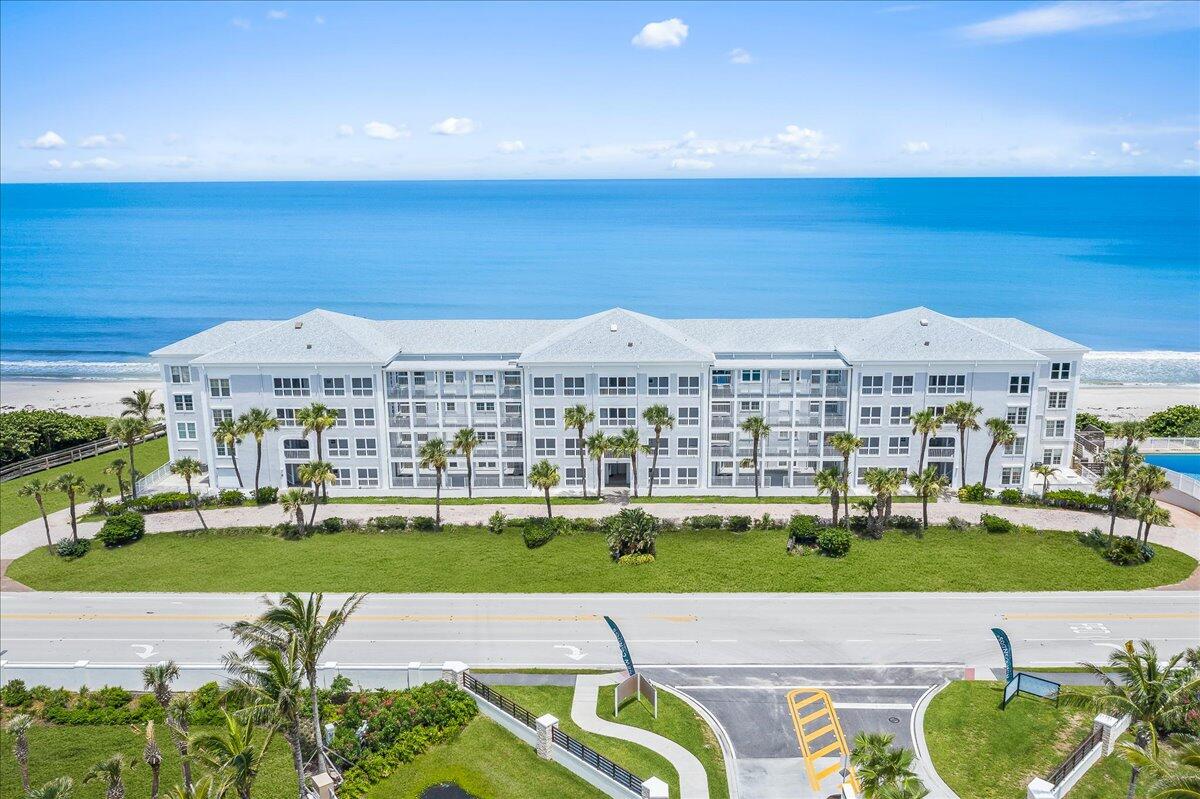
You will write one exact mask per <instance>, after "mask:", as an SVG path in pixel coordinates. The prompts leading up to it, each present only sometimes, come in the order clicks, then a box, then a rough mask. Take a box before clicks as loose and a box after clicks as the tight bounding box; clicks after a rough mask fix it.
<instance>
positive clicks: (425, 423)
mask: <svg viewBox="0 0 1200 799" xmlns="http://www.w3.org/2000/svg"><path fill="white" fill-rule="evenodd" d="M413 426H414V427H437V426H438V420H437V417H436V416H434V415H432V414H414V415H413Z"/></svg>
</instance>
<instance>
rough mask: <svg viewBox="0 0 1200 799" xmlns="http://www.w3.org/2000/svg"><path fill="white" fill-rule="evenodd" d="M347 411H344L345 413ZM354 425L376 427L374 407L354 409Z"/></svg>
mask: <svg viewBox="0 0 1200 799" xmlns="http://www.w3.org/2000/svg"><path fill="white" fill-rule="evenodd" d="M344 412H345V411H343V413H344ZM354 426H355V427H374V426H375V409H374V408H355V409H354Z"/></svg>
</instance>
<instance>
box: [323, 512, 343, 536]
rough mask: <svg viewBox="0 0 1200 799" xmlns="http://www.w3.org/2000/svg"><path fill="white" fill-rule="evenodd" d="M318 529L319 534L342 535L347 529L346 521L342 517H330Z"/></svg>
mask: <svg viewBox="0 0 1200 799" xmlns="http://www.w3.org/2000/svg"><path fill="white" fill-rule="evenodd" d="M318 528H319V532H322V533H340V532H341V531H342V530H345V529H346V520H345V519H343V518H342V517H341V516H330V517H328V518H326V519H322V520H321V524H320V525H318Z"/></svg>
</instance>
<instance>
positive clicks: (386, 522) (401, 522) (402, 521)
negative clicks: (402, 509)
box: [371, 516, 408, 530]
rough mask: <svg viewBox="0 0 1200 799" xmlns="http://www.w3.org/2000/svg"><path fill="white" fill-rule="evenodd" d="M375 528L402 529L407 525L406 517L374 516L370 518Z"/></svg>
mask: <svg viewBox="0 0 1200 799" xmlns="http://www.w3.org/2000/svg"><path fill="white" fill-rule="evenodd" d="M371 525H372V526H374V528H375V529H376V530H403V529H404V528H406V527H408V518H407V517H404V516H376V517H375V518H374V519H372V520H371Z"/></svg>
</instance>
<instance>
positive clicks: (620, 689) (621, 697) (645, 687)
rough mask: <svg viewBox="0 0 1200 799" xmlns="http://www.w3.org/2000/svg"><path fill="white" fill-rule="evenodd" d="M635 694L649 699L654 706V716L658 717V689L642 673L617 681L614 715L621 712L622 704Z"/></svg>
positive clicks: (614, 692)
mask: <svg viewBox="0 0 1200 799" xmlns="http://www.w3.org/2000/svg"><path fill="white" fill-rule="evenodd" d="M635 696H636V697H638V698H642V697H644V698H645V699H646V700H648V701H649V702H650V704H651V705H652V706H653V707H654V718H658V689H657V688H655V687H654V683H652V682H650V680H648V679H647V678H645V677H643V676H642V675H641V674H631V675H630V676H628V677H626V678H625V679H624V680H621V682H619V683H617V687H616V690H614V691H613V716H617V715H618V714H620V712H621V705H623V704H625V701H626V700H628V699H631V698H633V697H635Z"/></svg>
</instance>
